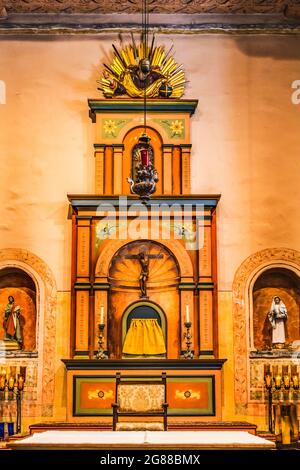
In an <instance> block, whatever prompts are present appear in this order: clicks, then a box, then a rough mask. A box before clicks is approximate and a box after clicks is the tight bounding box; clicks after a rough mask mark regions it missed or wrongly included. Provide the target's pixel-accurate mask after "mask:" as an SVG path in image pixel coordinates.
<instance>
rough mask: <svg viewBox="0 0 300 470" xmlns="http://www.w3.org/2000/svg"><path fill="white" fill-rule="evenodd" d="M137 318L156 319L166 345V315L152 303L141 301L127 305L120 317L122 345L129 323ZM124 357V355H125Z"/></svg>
mask: <svg viewBox="0 0 300 470" xmlns="http://www.w3.org/2000/svg"><path fill="white" fill-rule="evenodd" d="M135 318H136V319H137V318H153V319H156V320H157V322H158V324H159V326H160V327H161V329H162V332H163V336H164V340H165V343H166V344H167V321H166V315H165V313H164V311H163V310H162V309H161V307H160V306H159V305H157V304H155V303H154V302H148V301H145V300H142V301H140V302H134V303H133V304H131V305H129V307H127V308H126V310H125V311H124V314H123V317H122V344H123V343H124V340H125V337H126V333H127V331H128V329H129V326H130V322H131V321H132V320H133V319H135ZM125 357H126V355H125Z"/></svg>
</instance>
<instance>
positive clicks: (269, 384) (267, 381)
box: [265, 374, 272, 389]
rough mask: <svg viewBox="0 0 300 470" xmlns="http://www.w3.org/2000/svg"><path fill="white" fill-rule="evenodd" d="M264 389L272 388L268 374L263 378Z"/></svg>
mask: <svg viewBox="0 0 300 470" xmlns="http://www.w3.org/2000/svg"><path fill="white" fill-rule="evenodd" d="M265 382H266V388H268V389H269V388H272V377H271V375H270V374H266V376H265Z"/></svg>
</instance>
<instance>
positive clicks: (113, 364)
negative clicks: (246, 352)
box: [62, 359, 227, 371]
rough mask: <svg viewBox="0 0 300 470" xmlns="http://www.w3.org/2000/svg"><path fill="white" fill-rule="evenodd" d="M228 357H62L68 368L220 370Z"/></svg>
mask: <svg viewBox="0 0 300 470" xmlns="http://www.w3.org/2000/svg"><path fill="white" fill-rule="evenodd" d="M226 361H227V359H191V360H189V361H185V360H178V359H152V360H151V361H149V360H146V361H143V360H142V359H126V361H124V360H115V359H106V360H102V361H99V360H97V359H92V360H89V359H88V360H82V359H81V360H79V359H62V362H63V363H64V364H65V366H66V369H67V370H81V369H82V370H101V371H102V370H104V369H114V370H122V369H124V370H125V369H139V370H141V369H145V370H149V369H150V370H153V369H175V370H180V369H184V370H188V369H197V370H214V369H217V370H220V369H222V367H223V364H224V362H226Z"/></svg>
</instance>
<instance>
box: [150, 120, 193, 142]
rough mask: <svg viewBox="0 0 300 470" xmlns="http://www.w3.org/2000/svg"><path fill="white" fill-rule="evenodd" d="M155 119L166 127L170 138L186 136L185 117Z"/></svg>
mask: <svg viewBox="0 0 300 470" xmlns="http://www.w3.org/2000/svg"><path fill="white" fill-rule="evenodd" d="M154 121H155V122H157V123H158V124H160V125H161V126H162V127H163V128H164V129H165V131H166V132H167V134H168V137H169V138H170V139H184V138H185V120H184V119H154ZM165 147H166V145H165Z"/></svg>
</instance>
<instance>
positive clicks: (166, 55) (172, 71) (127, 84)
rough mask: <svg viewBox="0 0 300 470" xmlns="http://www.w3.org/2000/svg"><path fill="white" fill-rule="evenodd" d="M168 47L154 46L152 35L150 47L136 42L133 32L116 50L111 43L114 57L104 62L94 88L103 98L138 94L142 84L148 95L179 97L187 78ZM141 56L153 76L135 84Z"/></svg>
mask: <svg viewBox="0 0 300 470" xmlns="http://www.w3.org/2000/svg"><path fill="white" fill-rule="evenodd" d="M172 48H173V46H172V47H171V48H170V49H169V50H168V52H166V50H165V47H164V46H155V45H154V37H153V39H152V42H151V46H150V47H149V46H146V45H145V44H144V43H143V42H140V43H139V44H136V42H135V40H134V37H133V35H132V43H131V44H128V45H127V46H124V47H123V48H122V49H121V50H120V51H119V50H118V49H117V48H116V47H115V46H114V45H113V50H114V58H113V60H112V62H111V64H110V65H107V64H104V68H105V69H104V71H103V76H102V77H101V79H100V80H97V83H98V84H99V88H98V89H99V90H101V91H102V92H103V95H104V96H105V97H106V98H112V97H114V96H118V95H119V96H121V95H128V96H130V97H132V98H142V97H143V96H144V88H146V96H147V97H148V98H155V97H160V98H162V97H165V98H166V97H168V98H180V97H181V96H182V95H183V93H184V89H185V84H186V83H187V82H186V80H185V73H184V71H183V69H182V65H178V64H177V62H176V61H175V59H174V58H173V56H172V55H171V52H172ZM145 58H147V59H149V62H150V72H149V74H152V77H155V78H153V80H154V81H152V82H151V83H149V85H146V86H138V85H137V82H138V79H135V76H136V77H138V76H139V75H138V74H139V64H140V63H141V61H142V60H143V59H145ZM146 77H147V76H146ZM145 80H147V78H145ZM140 81H141V82H142V81H143V80H141V79H140Z"/></svg>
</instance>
